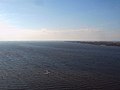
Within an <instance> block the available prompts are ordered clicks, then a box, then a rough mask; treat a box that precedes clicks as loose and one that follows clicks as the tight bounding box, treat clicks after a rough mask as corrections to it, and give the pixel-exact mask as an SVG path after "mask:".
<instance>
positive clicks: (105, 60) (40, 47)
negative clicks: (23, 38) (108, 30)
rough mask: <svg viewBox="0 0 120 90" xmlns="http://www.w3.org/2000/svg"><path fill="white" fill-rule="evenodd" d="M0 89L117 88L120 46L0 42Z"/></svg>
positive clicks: (81, 89)
mask: <svg viewBox="0 0 120 90" xmlns="http://www.w3.org/2000/svg"><path fill="white" fill-rule="evenodd" d="M0 90H120V47H114V46H98V45H89V44H82V43H72V42H47V41H46V42H45V41H44V42H0Z"/></svg>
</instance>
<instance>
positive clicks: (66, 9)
mask: <svg viewBox="0 0 120 90" xmlns="http://www.w3.org/2000/svg"><path fill="white" fill-rule="evenodd" d="M4 40H8V41H9V40H13V41H14V40H18V41H19V40H20V41H21V40H82V41H84V40H85V41H89V40H92V41H120V0H0V41H4Z"/></svg>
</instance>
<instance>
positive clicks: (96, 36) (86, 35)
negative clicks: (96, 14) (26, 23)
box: [0, 22, 120, 41]
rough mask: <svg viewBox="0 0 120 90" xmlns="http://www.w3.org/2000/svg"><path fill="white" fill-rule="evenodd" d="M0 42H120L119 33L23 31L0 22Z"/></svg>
mask: <svg viewBox="0 0 120 90" xmlns="http://www.w3.org/2000/svg"><path fill="white" fill-rule="evenodd" d="M0 40H1V41H3V40H7V41H8V40H120V32H117V31H109V32H108V31H103V30H98V29H88V28H87V29H86V28H83V29H82V28H81V29H75V30H73V29H70V30H69V29H46V28H42V29H40V30H26V29H25V30H24V29H18V28H16V27H14V26H12V25H9V24H7V23H3V22H0Z"/></svg>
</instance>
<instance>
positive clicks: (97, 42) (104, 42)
mask: <svg viewBox="0 0 120 90" xmlns="http://www.w3.org/2000/svg"><path fill="white" fill-rule="evenodd" d="M67 42H73V43H84V44H93V45H100V46H118V47H120V41H116V42H114V41H67Z"/></svg>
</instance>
